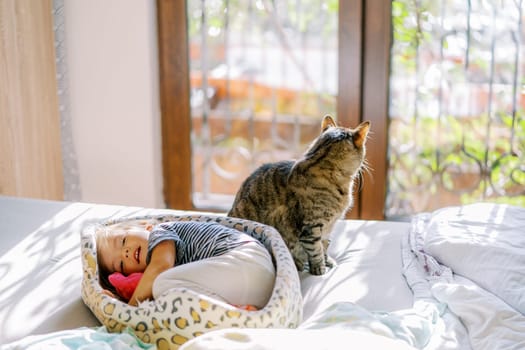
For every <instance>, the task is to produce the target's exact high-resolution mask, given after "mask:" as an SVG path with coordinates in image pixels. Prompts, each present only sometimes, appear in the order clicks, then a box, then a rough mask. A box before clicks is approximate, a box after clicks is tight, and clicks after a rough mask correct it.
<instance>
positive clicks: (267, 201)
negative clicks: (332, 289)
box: [228, 115, 370, 275]
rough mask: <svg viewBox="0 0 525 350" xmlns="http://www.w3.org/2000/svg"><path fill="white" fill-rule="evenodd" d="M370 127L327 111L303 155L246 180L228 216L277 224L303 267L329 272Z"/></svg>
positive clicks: (362, 164)
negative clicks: (332, 243)
mask: <svg viewBox="0 0 525 350" xmlns="http://www.w3.org/2000/svg"><path fill="white" fill-rule="evenodd" d="M369 128H370V122H368V121H365V122H363V123H361V124H360V125H359V126H358V127H357V128H355V129H348V128H344V127H340V126H337V125H336V123H335V121H334V120H333V119H332V117H331V116H329V115H326V116H325V117H324V118H323V121H322V123H321V134H320V135H319V136H318V137H317V138H316V139H315V140H314V141H313V142H312V143H311V145H310V147H309V148H308V149H307V150H306V152H305V153H304V155H303V156H302V158H301V159H299V160H297V161H291V160H284V161H280V162H276V163H268V164H264V165H262V166H261V167H259V168H258V169H256V170H255V171H254V172H253V173H252V174H251V175H250V176H249V177H248V178H247V179H246V180H244V182H243V184H242V185H241V187H240V189H239V191H238V192H237V195H236V197H235V200H234V202H233V205H232V208H231V209H230V211H229V212H228V216H231V217H237V218H243V219H249V220H253V221H258V222H261V223H264V224H267V225H270V226H273V227H275V228H276V229H277V230H278V231H279V232H280V233H281V236H282V237H283V240H284V241H285V242H286V245H287V246H288V248H289V249H290V252H291V254H292V256H293V258H294V261H295V265H296V266H297V269H298V270H299V271H303V269H304V268H305V266H306V265H307V264H308V268H309V271H310V273H311V274H312V275H322V274H324V273H325V272H326V270H327V268H330V267H332V266H333V265H334V261H333V260H332V259H331V258H329V257H328V255H327V253H326V252H327V249H328V244H329V235H330V232H331V230H332V226H333V225H334V223H335V222H336V221H337V220H338V219H339V218H341V217H342V216H343V215H344V214H345V213H346V212H347V211H348V210H349V209H350V208H351V207H352V203H353V199H352V188H353V185H354V180H355V179H356V177H357V176H359V175H360V174H361V171H362V170H363V169H366V160H365V141H366V138H367V135H368V130H369Z"/></svg>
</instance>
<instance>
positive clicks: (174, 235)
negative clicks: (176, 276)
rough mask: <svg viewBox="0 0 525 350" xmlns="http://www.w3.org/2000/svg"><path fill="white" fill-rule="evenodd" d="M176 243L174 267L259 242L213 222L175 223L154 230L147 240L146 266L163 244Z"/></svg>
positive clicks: (159, 226) (158, 226)
mask: <svg viewBox="0 0 525 350" xmlns="http://www.w3.org/2000/svg"><path fill="white" fill-rule="evenodd" d="M165 240H172V241H174V242H175V249H176V254H177V257H176V259H175V265H182V264H186V263H189V262H192V261H197V260H202V259H206V258H210V257H213V256H218V255H222V254H224V253H227V252H229V251H230V250H232V249H234V248H237V247H238V246H240V245H242V244H244V243H246V242H252V241H255V242H258V241H257V240H256V239H255V238H252V237H251V236H248V235H247V234H243V233H242V232H240V231H238V230H236V229H233V228H230V227H227V226H224V225H221V224H218V223H214V222H197V221H174V222H165V223H162V224H159V225H157V226H155V227H154V228H153V230H152V231H151V233H150V235H149V239H148V254H147V256H146V263H147V264H149V262H150V260H151V252H152V251H153V248H155V247H156V246H157V244H159V243H160V242H163V241H165Z"/></svg>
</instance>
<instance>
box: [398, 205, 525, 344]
mask: <svg viewBox="0 0 525 350" xmlns="http://www.w3.org/2000/svg"><path fill="white" fill-rule="evenodd" d="M403 261H404V268H405V276H406V278H407V281H408V282H409V284H410V286H411V287H412V289H413V291H414V296H415V299H416V300H435V301H436V302H438V303H441V305H442V306H443V314H442V316H443V319H446V320H447V321H446V322H445V323H444V324H445V327H444V328H443V329H441V330H440V331H438V330H436V332H435V334H434V337H433V339H432V341H431V342H430V343H429V345H428V346H427V349H444V348H446V349H473V350H478V349H487V350H488V349H499V350H501V349H525V316H524V315H523V310H524V309H523V306H524V298H525V208H518V207H512V206H507V205H497V204H489V203H478V204H473V205H468V206H463V207H451V208H445V209H442V210H439V211H436V212H434V213H431V214H421V215H418V216H416V217H415V218H414V220H413V225H412V230H411V232H410V234H409V235H407V237H406V239H405V240H404V244H403ZM445 307H446V308H445Z"/></svg>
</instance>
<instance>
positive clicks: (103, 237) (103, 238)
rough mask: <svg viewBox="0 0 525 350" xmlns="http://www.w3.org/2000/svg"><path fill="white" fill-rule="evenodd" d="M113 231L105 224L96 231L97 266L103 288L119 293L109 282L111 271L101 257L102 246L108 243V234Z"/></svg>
mask: <svg viewBox="0 0 525 350" xmlns="http://www.w3.org/2000/svg"><path fill="white" fill-rule="evenodd" d="M111 234H112V233H111V232H110V231H109V230H108V229H107V227H105V226H100V227H99V228H97V230H96V233H95V245H96V250H97V266H98V277H99V281H100V285H101V286H102V288H104V289H107V290H109V291H110V292H111V293H113V294H115V295H116V293H117V290H116V289H115V287H113V285H112V284H111V283H109V275H110V273H111V272H110V271H108V270H107V269H106V268H105V267H104V266H103V264H102V259H101V254H100V251H101V248H102V247H104V246H106V245H107V244H108V236H109V235H111Z"/></svg>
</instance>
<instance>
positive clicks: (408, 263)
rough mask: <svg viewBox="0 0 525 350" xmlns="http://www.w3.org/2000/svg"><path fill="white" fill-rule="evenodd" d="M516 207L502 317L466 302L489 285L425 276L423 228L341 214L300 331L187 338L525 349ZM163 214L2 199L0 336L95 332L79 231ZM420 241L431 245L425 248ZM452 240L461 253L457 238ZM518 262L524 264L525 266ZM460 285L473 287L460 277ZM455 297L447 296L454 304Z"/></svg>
mask: <svg viewBox="0 0 525 350" xmlns="http://www.w3.org/2000/svg"><path fill="white" fill-rule="evenodd" d="M513 209H514V210H515V211H509V213H510V214H512V217H511V218H505V213H501V212H500V213H494V217H495V218H498V215H499V217H500V219H505V220H504V221H505V222H507V223H509V222H510V226H505V227H506V229H508V230H510V231H512V232H511V233H512V235H513V237H514V236H516V234H517V233H519V232H521V233H523V235H522V236H521V237H522V239H521V240H520V239H519V238H518V239H517V240H516V241H513V242H510V243H511V245H513V246H514V247H516V250H515V253H516V259H517V260H512V261H509V262H508V263H512V264H514V265H516V266H514V268H513V269H511V270H512V271H514V272H515V273H514V274H513V275H509V278H510V279H511V280H513V282H512V283H514V284H513V286H514V287H516V286H517V287H516V290H515V291H514V292H515V293H514V294H513V297H516V295H517V296H518V297H517V301H516V303H517V304H513V306H509V304H508V302H507V300H505V296H503V297H502V298H499V301H501V302H502V303H503V305H502V308H503V309H502V310H501V314H500V313H498V312H499V311H498V310H495V309H494V305H495V304H490V303H489V304H487V305H491V308H490V309H489V310H486V309H483V307H481V310H477V309H475V308H474V307H475V306H476V305H484V304H483V300H481V299H476V301H475V304H473V308H470V309H469V308H468V307H464V306H465V305H467V306H468V305H469V304H468V299H469V298H474V299H475V298H476V297H477V298H484V297H486V296H485V294H483V291H484V289H483V288H481V287H479V285H477V284H474V283H473V282H471V281H470V280H467V281H464V280H462V278H463V277H461V276H456V275H455V274H454V270H446V269H445V270H443V269H442V270H440V271H445V272H447V271H448V273H450V274H449V275H447V274H446V273H444V274H442V275H441V276H435V275H434V276H431V277H429V276H426V275H425V273H426V272H428V266H427V270H425V268H423V270H422V269H421V266H423V265H421V264H420V265H418V261H420V260H418V259H426V258H427V257H422V256H416V255H413V254H411V250H410V247H411V244H413V243H414V242H416V241H417V242H419V243H422V244H424V243H425V240H424V239H423V240H421V239H419V240H416V241H415V240H414V239H415V238H417V237H415V236H414V233H415V232H416V231H417V227H415V226H413V225H412V224H411V223H408V222H404V223H402V222H388V221H360V220H345V221H340V222H339V223H338V224H337V226H336V228H335V230H334V232H333V233H332V244H331V248H330V255H331V256H332V257H333V258H335V260H336V261H337V263H338V265H337V267H336V268H334V269H332V270H330V271H329V272H328V273H327V274H326V275H323V276H311V275H309V274H307V273H301V274H300V278H301V288H302V294H303V298H304V312H303V324H302V325H301V326H300V327H299V329H298V330H296V329H294V330H276V329H275V330H270V329H259V330H226V331H225V330H223V331H214V332H211V333H210V334H206V335H204V336H201V337H198V338H196V339H194V341H190V342H188V343H186V344H185V345H184V347H185V348H186V347H187V348H188V349H212V348H213V349H215V348H216V349H218V348H236V349H249V348H254V347H257V348H259V349H270V348H287V347H288V348H289V346H290V345H291V344H293V343H295V345H298V347H297V348H299V344H300V345H301V346H300V347H303V348H312V349H313V348H315V349H319V348H328V347H329V348H332V349H333V348H334V347H337V346H339V347H341V348H343V347H346V346H347V345H348V342H350V343H354V342H356V341H357V342H360V348H362V349H363V348H377V346H382V347H383V348H403V349H410V348H413V347H414V348H424V349H428V350H430V349H471V348H472V349H483V348H487V349H490V348H493V347H490V346H494V345H495V344H497V346H498V347H497V348H498V349H520V348H525V317H524V315H523V310H521V311H520V310H519V308H520V307H521V306H520V305H522V304H520V302H521V301H520V300H519V295H520V293H521V295H522V301H524V302H525V289H524V287H523V286H525V261H522V260H519V259H521V258H523V257H524V256H525V209H524V208H513ZM165 212H166V213H175V214H177V213H182V212H177V211H170V210H159V209H144V208H135V207H124V206H113V205H102V204H87V203H67V202H53V201H42V200H32V199H23V198H13V197H2V196H0V240H1V244H0V344H4V345H5V344H10V345H9V346H6V348H14V347H15V345H17V346H19V347H20V348H24V347H26V348H28V347H30V346H29V345H28V344H37V343H38V342H40V341H42V339H43V337H42V336H41V335H46V336H47V337H48V338H49V335H52V334H61V335H63V334H64V333H63V331H65V330H69V331H70V332H74V331H82V332H86V328H85V327H90V328H89V329H87V331H90V330H93V329H98V328H97V327H99V326H100V323H98V321H97V319H96V318H95V317H94V316H93V315H92V313H91V311H90V310H89V309H88V308H87V307H86V306H85V305H84V303H83V302H82V299H81V294H80V288H81V278H82V267H81V261H80V247H79V245H80V231H81V229H82V228H83V227H85V226H86V225H87V224H90V223H94V222H100V221H103V220H106V219H110V218H119V217H125V216H137V215H146V214H159V213H165ZM490 215H492V214H490ZM490 215H488V217H490ZM502 215H503V216H502ZM420 219H421V220H420V221H415V224H414V225H416V224H419V226H418V227H423V226H424V225H425V224H426V223H425V222H424V220H427V219H429V217H428V216H427V217H421V218H420ZM500 221H501V220H500ZM465 222H467V221H465ZM516 225H517V226H516ZM521 225H523V226H521ZM456 226H457V225H456ZM492 230H493V231H492V233H491V232H489V233H488V236H487V237H492V241H491V242H492V243H494V240H497V237H496V236H497V235H496V234H495V233H494V232H496V231H494V230H496V228H495V227H492ZM485 231H487V230H485ZM458 232H459V231H458ZM485 233H486V232H485ZM491 235H492V236H491ZM411 237H412V240H410V238H411ZM471 239H472V237H471ZM426 241H429V242H438V243H437V244H435V245H433V246H432V249H434V248H436V247H438V248H436V249H437V250H434V253H435V254H437V255H439V247H440V246H441V245H440V244H441V243H443V241H439V240H437V241H436V240H434V241H432V240H431V239H427V240H426ZM446 241H447V240H445V242H446ZM452 241H454V240H452ZM477 243H479V242H477ZM484 244H487V242H485V243H484ZM489 244H490V242H489ZM419 248H421V251H423V250H424V248H425V247H424V246H421V247H419ZM444 249H445V251H454V249H456V247H445V248H444ZM498 249H502V248H501V247H500V248H498ZM474 250H475V249H474ZM468 251H471V250H468ZM460 252H461V251H460ZM427 253H428V252H427ZM457 255H463V254H461V253H458V254H457ZM466 255H468V254H466ZM444 258H445V259H446V258H447V257H444ZM467 258H468V257H467ZM485 258H486V257H485ZM421 261H422V260H421ZM425 261H426V260H425ZM521 263H522V265H519V264H521ZM437 266H441V265H437ZM467 270H468V269H467ZM472 270H473V271H474V272H475V271H476V269H475V268H474V269H472ZM462 271H463V270H462ZM520 271H524V272H523V273H521V274H520ZM463 273H468V271H466V272H465V271H463ZM405 276H406V277H407V278H405ZM440 278H441V280H439V279H440ZM443 278H448V280H446V281H445V280H443ZM407 279H408V281H409V282H410V283H407ZM460 282H461V283H462V282H465V284H463V285H461V286H460ZM447 283H448V284H447ZM468 283H471V284H468ZM409 284H410V285H411V286H412V288H411V287H410V285H409ZM432 286H433V287H434V288H433V289H432V288H431V287H432ZM478 287H479V288H478ZM485 287H487V286H485ZM461 288H463V289H464V290H463V292H461V293H463V294H461V296H463V297H464V298H465V302H464V303H458V302H457V300H455V299H453V298H452V297H451V295H452V294H450V293H448V294H447V291H450V289H454V290H455V291H458V290H460V289H461ZM476 288H478V289H480V290H481V291H480V290H477V289H476ZM487 288H489V289H490V286H488V287H487ZM414 291H415V293H414ZM478 292H479V293H478ZM432 293H434V294H432ZM469 293H470V294H469ZM476 293H477V294H476ZM480 293H481V294H480ZM488 294H490V295H491V296H493V293H488ZM436 296H437V297H438V298H439V299H440V300H438V298H436ZM447 298H448V299H447ZM474 299H472V300H474ZM515 299H516V298H515ZM480 300H481V301H480ZM478 301H479V303H478ZM447 303H450V304H449V307H448V308H447V307H446V306H447ZM511 304H512V303H511ZM516 305H517V306H516ZM469 307H470V306H469ZM462 308H463V309H462ZM478 309H479V308H478ZM454 312H456V313H454ZM458 315H459V316H461V317H459V318H458ZM491 315H495V316H496V318H497V319H492V318H491ZM462 317H463V318H462ZM479 318H482V320H480V319H479ZM465 326H466V327H465ZM483 327H484V328H483ZM61 332H62V333H61ZM276 339H277V340H278V341H277V340H276ZM279 339H280V340H279ZM480 339H481V340H480ZM487 339H488V340H487ZM272 341H273V343H272ZM362 342H366V343H364V344H361V343H362ZM378 342H379V343H378ZM276 344H277V345H276ZM285 344H287V345H286V346H285ZM378 344H382V345H378ZM484 344H487V345H486V346H487V347H484V346H485V345H484ZM278 345H280V346H278ZM243 346H244V347H243ZM412 346H413V347H412ZM35 348H36V347H35ZM293 348H295V347H293Z"/></svg>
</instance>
